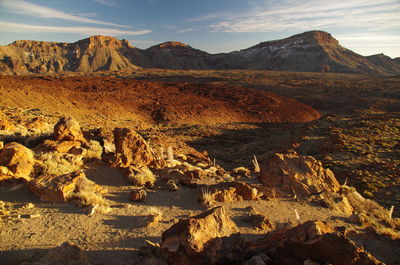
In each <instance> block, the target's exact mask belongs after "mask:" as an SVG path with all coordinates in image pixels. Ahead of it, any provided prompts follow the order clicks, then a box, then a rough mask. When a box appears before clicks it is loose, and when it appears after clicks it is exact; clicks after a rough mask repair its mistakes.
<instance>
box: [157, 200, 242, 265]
mask: <svg viewBox="0 0 400 265" xmlns="http://www.w3.org/2000/svg"><path fill="white" fill-rule="evenodd" d="M237 232H238V228H237V226H236V224H235V223H234V222H233V221H232V220H231V219H230V218H229V216H228V215H227V214H226V212H225V210H224V208H222V207H216V208H213V209H211V210H209V211H206V212H204V213H201V214H199V215H197V216H193V217H190V218H188V219H181V220H179V222H178V223H176V224H174V225H173V226H172V227H171V228H169V229H168V230H167V231H165V232H164V233H163V234H162V242H161V248H162V253H163V255H164V257H165V259H166V260H167V261H168V262H170V263H171V264H181V265H185V264H212V263H213V262H214V261H215V259H216V257H217V254H218V252H219V251H220V250H221V248H222V246H223V238H224V237H228V236H230V235H231V234H233V233H237Z"/></svg>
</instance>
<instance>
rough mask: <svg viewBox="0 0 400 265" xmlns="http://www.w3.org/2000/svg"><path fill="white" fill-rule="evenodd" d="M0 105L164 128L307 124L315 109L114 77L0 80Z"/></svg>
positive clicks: (217, 88)
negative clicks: (249, 124) (208, 125)
mask: <svg viewBox="0 0 400 265" xmlns="http://www.w3.org/2000/svg"><path fill="white" fill-rule="evenodd" d="M0 87H1V90H0V98H1V101H0V104H1V105H7V106H10V107H24V108H38V107H39V108H41V109H43V110H45V111H51V112H55V111H57V112H60V113H62V114H69V115H73V116H75V117H76V118H78V119H80V120H81V121H82V122H85V123H89V124H104V125H105V127H112V126H114V125H115V124H116V123H118V124H119V126H121V124H124V123H127V122H128V123H129V122H132V123H135V125H136V126H134V127H139V128H140V127H142V128H145V127H147V126H148V125H154V124H157V123H164V124H169V123H170V124H217V123H232V122H279V123H280V122H307V121H311V120H315V119H318V118H319V117H320V114H319V112H318V111H316V110H315V109H313V108H311V107H309V106H307V105H305V104H302V103H300V102H298V101H296V100H293V99H290V98H286V97H282V96H278V95H276V94H274V93H271V92H263V91H257V90H254V89H250V88H243V87H234V86H226V85H215V84H207V83H205V84H192V83H158V82H149V81H138V80H133V79H120V78H115V77H99V76H97V77H89V76H82V77H27V76H25V77H22V76H18V77H9V76H1V77H0Z"/></svg>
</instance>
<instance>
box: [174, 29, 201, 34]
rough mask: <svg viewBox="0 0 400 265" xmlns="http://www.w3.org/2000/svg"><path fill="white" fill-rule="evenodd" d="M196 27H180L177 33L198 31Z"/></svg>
mask: <svg viewBox="0 0 400 265" xmlns="http://www.w3.org/2000/svg"><path fill="white" fill-rule="evenodd" d="M196 30H197V29H196V28H185V29H180V30H178V31H177V33H186V32H191V31H196Z"/></svg>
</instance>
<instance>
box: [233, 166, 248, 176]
mask: <svg viewBox="0 0 400 265" xmlns="http://www.w3.org/2000/svg"><path fill="white" fill-rule="evenodd" d="M231 175H232V176H233V177H235V178H240V177H247V178H249V177H250V176H251V170H250V169H248V168H245V167H237V168H235V169H233V170H232V172H231Z"/></svg>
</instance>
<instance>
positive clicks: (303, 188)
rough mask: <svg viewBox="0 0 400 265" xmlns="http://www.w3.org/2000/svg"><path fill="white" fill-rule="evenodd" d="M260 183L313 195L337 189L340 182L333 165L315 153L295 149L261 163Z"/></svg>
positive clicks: (283, 191)
mask: <svg viewBox="0 0 400 265" xmlns="http://www.w3.org/2000/svg"><path fill="white" fill-rule="evenodd" d="M259 179H260V181H261V183H262V184H263V185H264V186H266V187H270V188H274V189H276V190H277V191H278V192H282V193H288V192H289V193H293V191H294V192H295V193H296V194H297V195H299V196H301V195H313V194H318V193H321V192H323V191H329V192H333V193H334V192H338V191H339V190H340V184H339V183H338V181H337V180H336V178H335V175H334V174H333V172H332V171H331V170H330V169H326V168H324V167H323V166H322V163H321V162H320V161H318V160H316V159H315V158H313V157H312V156H300V155H298V154H297V153H296V152H295V151H290V152H288V153H286V154H279V153H275V154H274V155H272V156H271V157H269V159H267V160H266V161H265V163H264V164H263V165H262V167H261V174H260V176H259Z"/></svg>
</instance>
